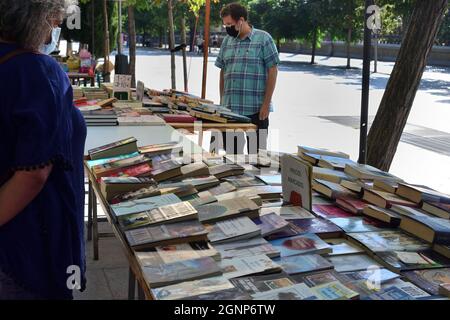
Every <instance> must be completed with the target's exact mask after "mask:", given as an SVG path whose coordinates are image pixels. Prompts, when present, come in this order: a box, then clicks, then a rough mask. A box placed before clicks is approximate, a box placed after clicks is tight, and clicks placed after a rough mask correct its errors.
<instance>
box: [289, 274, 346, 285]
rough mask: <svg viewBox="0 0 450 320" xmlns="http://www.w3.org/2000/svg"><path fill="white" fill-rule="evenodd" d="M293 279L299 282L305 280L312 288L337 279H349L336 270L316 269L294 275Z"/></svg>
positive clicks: (343, 280)
mask: <svg viewBox="0 0 450 320" xmlns="http://www.w3.org/2000/svg"><path fill="white" fill-rule="evenodd" d="M292 279H294V280H295V281H296V282H297V283H301V282H304V283H305V284H306V285H307V286H308V287H310V288H311V287H315V286H320V285H323V284H326V283H330V282H335V281H341V282H345V281H348V278H347V277H345V276H344V275H343V274H341V273H338V272H336V271H334V270H327V271H315V272H310V273H305V274H298V275H293V276H292Z"/></svg>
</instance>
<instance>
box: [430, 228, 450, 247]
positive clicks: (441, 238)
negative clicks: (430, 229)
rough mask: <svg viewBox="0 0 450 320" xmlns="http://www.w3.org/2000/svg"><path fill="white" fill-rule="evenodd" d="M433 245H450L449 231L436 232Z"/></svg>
mask: <svg viewBox="0 0 450 320" xmlns="http://www.w3.org/2000/svg"><path fill="white" fill-rule="evenodd" d="M433 243H435V244H442V245H450V232H449V231H448V230H445V231H436V232H435V235H434V241H433Z"/></svg>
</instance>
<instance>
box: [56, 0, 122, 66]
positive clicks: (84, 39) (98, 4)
mask: <svg viewBox="0 0 450 320" xmlns="http://www.w3.org/2000/svg"><path fill="white" fill-rule="evenodd" d="M93 3H94V37H95V38H94V39H95V52H94V55H95V56H96V57H101V56H103V54H104V33H103V31H104V30H103V29H104V27H103V23H104V20H103V2H102V1H98V0H97V1H94V2H93ZM111 4H112V2H110V1H108V21H109V31H110V47H111V50H114V48H115V47H116V43H117V41H116V39H117V31H118V12H117V6H112V5H111ZM79 5H80V9H81V29H80V30H69V29H67V27H66V24H65V23H64V24H63V25H62V36H63V37H64V39H66V40H69V41H74V42H80V43H83V44H89V45H91V43H92V2H91V0H81V1H80V4H79ZM91 49H92V48H91Z"/></svg>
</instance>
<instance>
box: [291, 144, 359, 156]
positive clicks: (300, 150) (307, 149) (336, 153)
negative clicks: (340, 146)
mask: <svg viewBox="0 0 450 320" xmlns="http://www.w3.org/2000/svg"><path fill="white" fill-rule="evenodd" d="M298 153H299V155H300V154H304V153H312V154H317V155H324V156H332V157H340V158H345V159H350V156H349V155H348V154H346V153H344V152H340V151H333V150H328V149H323V148H313V147H307V146H300V145H299V146H298Z"/></svg>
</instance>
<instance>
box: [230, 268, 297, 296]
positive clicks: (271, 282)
mask: <svg viewBox="0 0 450 320" xmlns="http://www.w3.org/2000/svg"><path fill="white" fill-rule="evenodd" d="M230 281H231V283H232V284H233V285H234V286H235V287H236V288H238V289H240V290H242V291H244V292H246V293H248V294H255V293H261V292H267V291H270V290H276V289H280V288H286V287H291V286H293V285H294V284H295V281H294V280H293V279H292V278H291V277H290V276H289V275H288V274H287V273H285V272H280V273H274V274H268V275H258V276H252V277H243V278H236V279H231V280H230Z"/></svg>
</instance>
